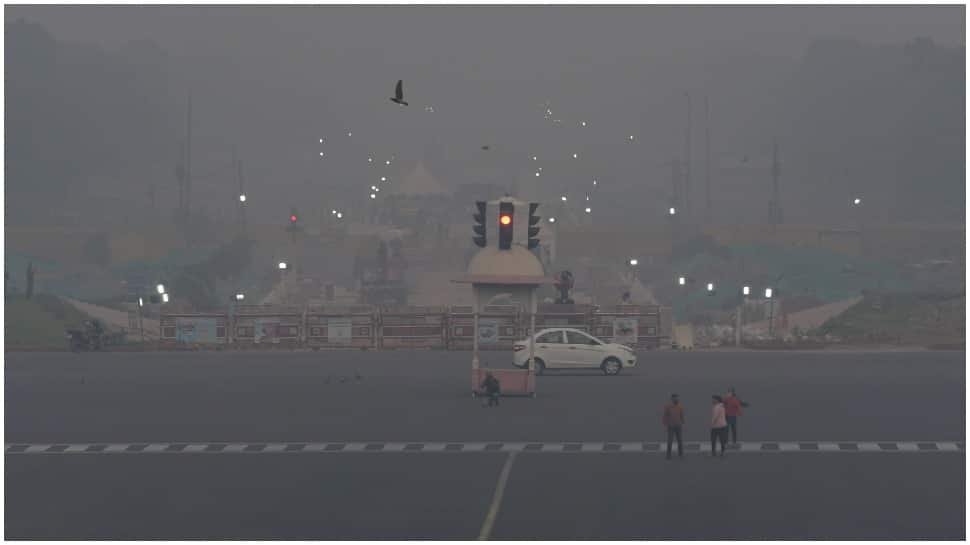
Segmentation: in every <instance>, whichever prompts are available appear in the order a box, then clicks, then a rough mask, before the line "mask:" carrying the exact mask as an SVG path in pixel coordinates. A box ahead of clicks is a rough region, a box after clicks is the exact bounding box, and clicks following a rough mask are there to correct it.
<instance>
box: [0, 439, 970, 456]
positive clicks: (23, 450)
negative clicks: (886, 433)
mask: <svg viewBox="0 0 970 545" xmlns="http://www.w3.org/2000/svg"><path fill="white" fill-rule="evenodd" d="M709 445H710V443H707V442H699V441H691V442H685V443H684V450H685V451H687V452H695V453H698V452H699V453H704V452H706V451H707V449H708V448H709ZM964 448H965V447H964V443H963V442H955V441H895V442H885V441H840V442H831V441H800V442H794V441H786V442H773V441H763V442H744V443H738V444H732V445H728V450H729V451H731V452H737V453H747V454H750V453H760V454H776V453H845V454H848V453H960V452H964ZM665 449H666V443H660V442H588V443H587V442H576V441H574V442H548V443H543V442H532V443H523V442H491V443H487V442H481V441H478V442H468V443H466V442H450V443H445V442H413V443H404V442H379V441H371V442H316V443H36V444H31V443H7V444H6V445H5V453H6V454H9V455H24V454H46V455H52V454H62V455H85V454H87V455H90V454H278V453H317V454H321V453H476V452H479V453H480V452H504V453H509V452H523V453H541V454H560V453H561V454H569V453H584V454H588V453H657V452H660V451H664V450H665Z"/></svg>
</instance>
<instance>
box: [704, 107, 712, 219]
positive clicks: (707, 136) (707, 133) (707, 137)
mask: <svg viewBox="0 0 970 545" xmlns="http://www.w3.org/2000/svg"><path fill="white" fill-rule="evenodd" d="M704 185H705V195H704V197H705V198H704V201H705V202H704V206H705V210H706V216H707V224H708V225H710V224H711V118H710V103H709V101H708V97H707V96H706V95H705V96H704Z"/></svg>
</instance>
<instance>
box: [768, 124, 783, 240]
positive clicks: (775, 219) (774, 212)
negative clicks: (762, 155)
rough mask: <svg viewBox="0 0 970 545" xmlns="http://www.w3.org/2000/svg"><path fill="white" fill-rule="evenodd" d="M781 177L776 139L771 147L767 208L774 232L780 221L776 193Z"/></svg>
mask: <svg viewBox="0 0 970 545" xmlns="http://www.w3.org/2000/svg"><path fill="white" fill-rule="evenodd" d="M780 177H781V164H780V163H779V162H778V139H777V138H776V139H775V140H774V142H773V143H772V146H771V203H770V206H769V214H770V217H769V220H770V221H771V228H772V230H774V229H775V228H777V227H778V224H779V223H781V220H782V212H781V196H780V195H779V191H778V184H779V178H780Z"/></svg>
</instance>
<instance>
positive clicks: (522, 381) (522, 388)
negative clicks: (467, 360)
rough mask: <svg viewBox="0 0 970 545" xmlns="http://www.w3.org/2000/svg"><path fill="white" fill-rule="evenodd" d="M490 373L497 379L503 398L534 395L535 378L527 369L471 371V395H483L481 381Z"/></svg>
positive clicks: (479, 369) (483, 369)
mask: <svg viewBox="0 0 970 545" xmlns="http://www.w3.org/2000/svg"><path fill="white" fill-rule="evenodd" d="M486 372H490V373H492V375H494V376H495V378H497V379H498V383H499V386H500V387H501V391H502V395H503V396H519V395H527V396H532V397H535V395H536V376H535V373H533V372H532V371H529V370H528V369H488V368H484V367H480V368H478V369H472V395H475V396H478V395H483V393H484V392H483V391H482V381H483V380H485V373H486Z"/></svg>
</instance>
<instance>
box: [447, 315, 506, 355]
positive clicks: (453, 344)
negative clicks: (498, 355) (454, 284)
mask: <svg viewBox="0 0 970 545" xmlns="http://www.w3.org/2000/svg"><path fill="white" fill-rule="evenodd" d="M478 322H479V325H478V327H479V330H480V331H482V332H483V336H481V337H479V343H478V349H479V350H512V345H513V344H514V343H515V341H517V340H519V339H521V338H522V337H523V336H524V333H523V332H522V328H521V327H520V323H519V322H520V314H519V307H517V306H515V305H489V306H486V307H485V309H484V310H483V311H482V313H481V314H479V316H478ZM474 329H475V314H474V311H473V309H472V307H470V306H454V307H451V309H450V310H449V313H448V349H449V350H471V349H472V345H473V343H474V339H475V337H474V335H475V331H474Z"/></svg>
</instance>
